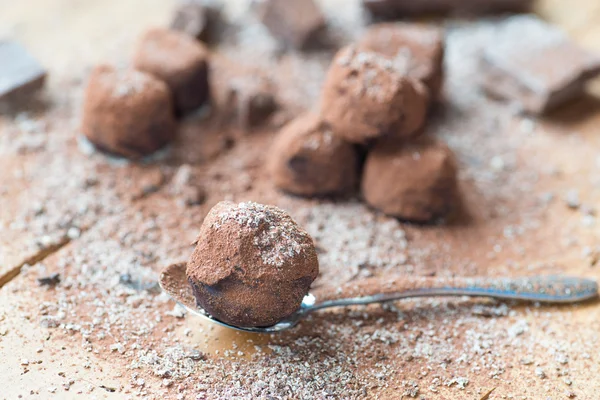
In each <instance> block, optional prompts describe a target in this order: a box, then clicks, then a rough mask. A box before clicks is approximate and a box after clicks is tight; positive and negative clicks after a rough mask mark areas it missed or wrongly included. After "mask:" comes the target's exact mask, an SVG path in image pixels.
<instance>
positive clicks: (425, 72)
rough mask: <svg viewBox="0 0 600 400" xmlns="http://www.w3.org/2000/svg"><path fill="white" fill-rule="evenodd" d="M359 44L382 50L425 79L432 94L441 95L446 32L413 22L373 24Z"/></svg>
mask: <svg viewBox="0 0 600 400" xmlns="http://www.w3.org/2000/svg"><path fill="white" fill-rule="evenodd" d="M357 48H358V49H360V50H363V51H370V52H373V53H377V54H381V55H383V56H385V57H387V58H389V59H390V60H392V61H393V63H394V65H395V67H396V68H397V69H398V70H399V71H400V72H402V73H404V74H406V75H408V76H410V77H412V78H415V79H418V80H420V81H422V82H423V83H424V84H425V85H426V86H427V88H428V89H429V94H430V96H431V98H437V97H438V96H439V92H440V89H441V87H442V83H443V79H444V65H443V64H444V34H443V31H442V30H441V29H440V28H437V27H434V26H431V25H426V24H414V23H410V24H408V23H381V24H376V25H372V26H371V27H370V28H369V29H368V30H367V31H366V32H365V34H364V35H363V36H362V38H361V39H360V40H359V42H358V43H357Z"/></svg>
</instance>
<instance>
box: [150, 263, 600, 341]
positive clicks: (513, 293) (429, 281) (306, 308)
mask: <svg viewBox="0 0 600 400" xmlns="http://www.w3.org/2000/svg"><path fill="white" fill-rule="evenodd" d="M159 283H160V286H161V288H162V289H163V290H164V291H165V292H167V293H168V294H169V295H170V296H171V297H172V298H173V299H174V300H175V301H176V302H177V303H179V304H180V305H181V306H183V307H184V308H186V309H187V310H188V311H189V312H190V313H192V314H196V315H199V316H201V317H203V318H205V319H208V320H209V321H211V322H214V323H216V324H219V325H222V326H225V327H227V328H232V329H237V330H239V331H245V332H255V333H274V332H281V331H284V330H286V329H290V328H292V327H294V326H295V325H296V324H298V322H299V321H300V320H301V319H302V318H304V317H306V316H307V315H308V314H310V313H311V312H313V311H317V310H322V309H324V308H330V307H343V306H351V305H363V304H370V303H383V302H386V301H392V300H399V299H404V298H408V297H425V296H477V297H490V298H494V299H501V300H522V301H534V302H540V303H575V302H579V301H583V300H588V299H592V298H594V297H596V296H597V295H598V285H597V284H596V282H595V281H593V280H591V279H585V278H575V277H565V276H547V277H522V278H430V277H406V278H395V279H394V278H391V279H390V278H382V279H375V278H369V279H365V280H363V281H360V282H357V283H353V284H347V285H344V286H342V287H341V288H340V290H338V291H336V292H331V293H328V294H325V295H323V296H321V297H320V298H319V299H317V298H316V297H315V296H313V295H312V294H310V293H309V294H307V295H306V296H305V297H304V300H303V301H302V304H301V305H300V308H299V309H298V311H296V312H295V313H293V314H292V315H290V316H289V317H287V318H285V319H284V320H282V321H279V322H278V323H276V324H275V325H273V326H265V327H243V326H233V325H229V324H226V323H224V322H221V321H219V320H218V319H216V318H215V317H213V316H212V315H210V314H209V313H207V312H206V311H205V310H203V309H202V308H200V307H198V305H197V304H196V299H195V298H194V295H193V293H192V289H191V286H190V284H189V282H188V280H187V277H186V274H185V263H180V264H173V265H170V266H168V267H167V268H165V269H164V270H163V271H162V273H161V276H160V281H159Z"/></svg>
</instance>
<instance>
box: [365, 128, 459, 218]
mask: <svg viewBox="0 0 600 400" xmlns="http://www.w3.org/2000/svg"><path fill="white" fill-rule="evenodd" d="M456 170H457V168H456V162H455V159H454V156H453V154H452V152H451V150H450V149H449V148H448V146H446V145H445V144H443V143H441V142H439V141H436V140H434V139H431V138H427V137H422V138H419V139H418V140H416V141H414V142H412V143H402V142H400V141H397V140H396V141H394V140H389V139H388V140H383V141H381V142H379V143H377V144H376V145H375V146H374V147H373V149H371V151H370V152H369V154H368V155H367V160H366V162H365V169H364V173H363V178H362V192H363V196H364V198H365V200H366V201H367V203H368V204H369V205H371V206H372V207H374V208H376V209H378V210H380V211H382V212H384V213H385V214H387V215H390V216H394V217H398V218H400V219H403V220H407V221H415V222H428V221H432V220H435V219H437V218H440V217H443V216H445V215H446V214H448V213H449V212H450V211H451V210H452V209H453V208H454V206H455V205H456V202H457V199H458V189H457V183H456V172H457V171H456Z"/></svg>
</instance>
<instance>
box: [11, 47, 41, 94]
mask: <svg viewBox="0 0 600 400" xmlns="http://www.w3.org/2000/svg"><path fill="white" fill-rule="evenodd" d="M45 79H46V71H45V70H44V68H42V66H41V65H40V63H39V62H38V61H37V60H36V59H35V58H33V57H32V56H31V55H30V54H29V53H28V52H27V50H26V49H25V48H24V47H23V46H21V45H20V44H18V43H15V42H12V41H8V40H0V99H3V98H9V97H11V98H12V97H21V96H29V95H31V94H32V93H33V92H35V91H36V90H39V89H40V88H41V87H42V86H43V85H44V81H45Z"/></svg>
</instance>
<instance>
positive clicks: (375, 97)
mask: <svg viewBox="0 0 600 400" xmlns="http://www.w3.org/2000/svg"><path fill="white" fill-rule="evenodd" d="M422 85H423V84H422V83H421V82H419V81H417V80H415V79H413V78H410V77H408V76H406V75H403V74H401V73H400V72H398V70H397V69H396V68H395V67H394V63H393V62H392V61H391V60H389V59H388V58H386V57H384V56H381V55H378V54H376V53H371V52H363V51H359V50H357V49H356V48H354V47H353V46H349V47H345V48H343V49H342V50H340V51H339V52H338V54H337V55H336V56H335V58H334V60H333V62H332V63H331V66H330V67H329V72H328V73H327V77H326V78H325V83H324V84H323V91H322V94H321V113H322V116H323V119H325V120H326V121H327V122H328V123H329V124H330V125H331V127H332V129H333V131H334V132H335V134H336V135H339V136H340V137H342V138H343V139H345V140H347V141H349V142H353V143H366V142H368V141H369V140H371V139H375V138H379V137H382V136H386V135H393V136H397V137H404V138H406V137H412V136H414V135H415V134H416V133H417V132H418V130H419V128H421V126H422V125H423V123H424V122H425V115H426V112H427V103H428V95H427V91H426V90H424V88H419V86H422Z"/></svg>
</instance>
